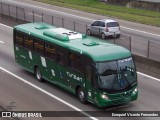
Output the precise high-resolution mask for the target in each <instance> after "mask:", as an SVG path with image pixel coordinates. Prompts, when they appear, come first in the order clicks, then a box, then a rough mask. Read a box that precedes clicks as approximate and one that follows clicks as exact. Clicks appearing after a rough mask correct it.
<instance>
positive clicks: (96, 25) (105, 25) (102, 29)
mask: <svg viewBox="0 0 160 120" xmlns="http://www.w3.org/2000/svg"><path fill="white" fill-rule="evenodd" d="M87 34H88V35H92V34H93V35H99V36H101V37H102V39H105V38H106V37H108V36H113V37H117V38H119V37H120V34H121V33H120V26H119V23H118V22H117V21H115V20H112V19H105V20H96V21H94V22H93V23H92V24H90V25H89V26H88V28H87Z"/></svg>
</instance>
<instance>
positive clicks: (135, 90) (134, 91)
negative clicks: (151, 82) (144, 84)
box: [132, 87, 138, 95]
mask: <svg viewBox="0 0 160 120" xmlns="http://www.w3.org/2000/svg"><path fill="white" fill-rule="evenodd" d="M137 91H138V89H137V87H136V88H135V89H134V90H133V92H132V94H134V95H135V94H136V93H137Z"/></svg>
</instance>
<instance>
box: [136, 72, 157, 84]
mask: <svg viewBox="0 0 160 120" xmlns="http://www.w3.org/2000/svg"><path fill="white" fill-rule="evenodd" d="M137 74H139V75H142V76H145V77H147V78H150V79H153V80H156V81H159V82H160V79H158V78H155V77H152V76H149V75H146V74H144V73H141V72H137Z"/></svg>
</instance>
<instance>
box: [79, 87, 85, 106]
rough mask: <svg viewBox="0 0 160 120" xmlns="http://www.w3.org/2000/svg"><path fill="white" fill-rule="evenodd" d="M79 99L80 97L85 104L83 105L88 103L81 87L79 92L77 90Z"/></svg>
mask: <svg viewBox="0 0 160 120" xmlns="http://www.w3.org/2000/svg"><path fill="white" fill-rule="evenodd" d="M77 97H78V99H79V101H80V102H81V103H83V104H86V103H87V100H86V95H85V93H84V91H83V90H82V88H81V87H79V88H78V90H77Z"/></svg>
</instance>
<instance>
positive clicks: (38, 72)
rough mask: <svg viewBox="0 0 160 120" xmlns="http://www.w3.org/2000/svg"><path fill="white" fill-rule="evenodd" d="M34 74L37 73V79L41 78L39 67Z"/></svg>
mask: <svg viewBox="0 0 160 120" xmlns="http://www.w3.org/2000/svg"><path fill="white" fill-rule="evenodd" d="M36 71H37V72H36V75H37V79H38V80H40V79H41V72H40V70H39V69H37V70H36Z"/></svg>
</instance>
